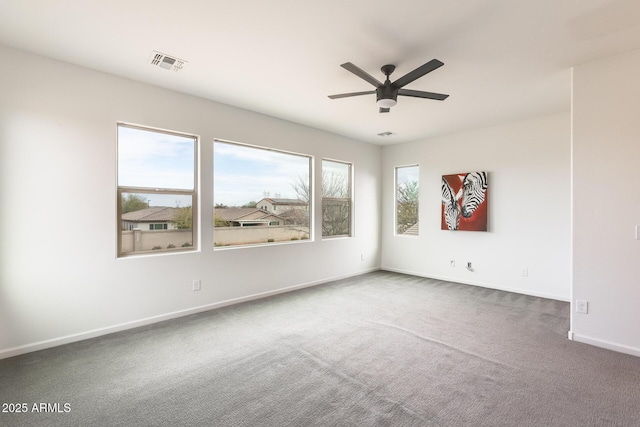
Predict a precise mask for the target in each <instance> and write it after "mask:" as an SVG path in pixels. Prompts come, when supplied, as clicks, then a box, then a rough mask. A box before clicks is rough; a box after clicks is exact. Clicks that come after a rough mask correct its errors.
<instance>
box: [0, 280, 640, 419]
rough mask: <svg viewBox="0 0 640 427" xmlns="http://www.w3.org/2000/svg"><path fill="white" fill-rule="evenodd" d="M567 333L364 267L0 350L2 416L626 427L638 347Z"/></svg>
mask: <svg viewBox="0 0 640 427" xmlns="http://www.w3.org/2000/svg"><path fill="white" fill-rule="evenodd" d="M568 329H569V306H568V304H567V303H563V302H558V301H553V300H547V299H543V298H536V297H530V296H524V295H519V294H514V293H508V292H502V291H496V290H490V289H484V288H479V287H473V286H466V285H460V284H455V283H449V282H443V281H438V280H431V279H424V278H418V277H413V276H407V275H402V274H396V273H389V272H376V273H370V274H365V275H362V276H358V277H354V278H350V279H345V280H340V281H336V282H332V283H328V284H326V285H321V286H317V287H314V288H309V289H305V290H301V291H296V292H292V293H288V294H284V295H279V296H276V297H271V298H267V299H263V300H259V301H254V302H250V303H244V304H239V305H235V306H231V307H226V308H222V309H218V310H214V311H210V312H207V313H202V314H198V315H194V316H189V317H185V318H181V319H176V320H172V321H167V322H162V323H158V324H155V325H151V326H148V327H143V328H138V329H134V330H130V331H126V332H121V333H117V334H112V335H108V336H104V337H100V338H96V339H92V340H87V341H83V342H79V343H74V344H70V345H66V346H61V347H58V348H54V349H49V350H45V351H40V352H36V353H31V354H27V355H23V356H19V357H14V358H11V359H6V360H3V361H0V403H27V405H28V411H27V413H18V414H8V413H0V424H1V425H8V426H134V425H136V426H146V425H148V426H177V425H193V426H510V427H512V426H640V415H639V414H640V358H637V357H633V356H629V355H624V354H619V353H615V352H611V351H607V350H603V349H599V348H595V347H591V346H588V345H584V344H580V343H576V342H572V341H569V340H567V338H566V336H567V331H568ZM34 403H36V404H39V403H50V404H55V403H57V404H58V408H59V410H60V411H61V412H54V413H51V412H33V405H34ZM65 404H68V406H67V407H66V409H70V412H64V411H65V406H64V405H65ZM49 409H56V406H55V405H50V407H49Z"/></svg>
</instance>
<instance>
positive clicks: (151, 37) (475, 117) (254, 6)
mask: <svg viewBox="0 0 640 427" xmlns="http://www.w3.org/2000/svg"><path fill="white" fill-rule="evenodd" d="M0 43H2V44H5V45H8V46H13V47H16V48H18V49H22V50H25V51H29V52H34V53H38V54H41V55H44V56H48V57H52V58H56V59H60V60H63V61H67V62H70V63H74V64H78V65H81V66H85V67H88V68H92V69H96V70H101V71H105V72H108V73H112V74H115V75H119V76H123V77H127V78H130V79H134V80H139V81H142V82H147V83H151V84H154V85H157V86H161V87H165V88H169V89H173V90H176V91H180V92H184V93H188V94H192V95H197V96H200V97H203V98H208V99H211V100H214V101H218V102H222V103H225V104H230V105H234V106H237V107H241V108H245V109H248V110H252V111H257V112H260V113H263V114H267V115H270V116H274V117H279V118H282V119H286V120H290V121H292V122H297V123H301V124H304V125H308V126H312V127H315V128H319V129H324V130H327V131H330V132H334V133H337V134H341V135H345V136H348V137H352V138H355V139H358V140H361V141H366V142H370V143H374V144H394V143H399V142H406V141H413V140H418V139H424V138H428V137H432V136H435V135H442V134H446V133H451V132H456V131H460V130H464V129H470V128H476V127H482V126H488V125H492V124H497V123H501V122H505V121H510V120H517V119H521V118H527V117H532V116H536V115H542V114H550V113H554V112H559V111H565V110H568V109H569V106H570V90H571V86H570V79H571V71H570V69H571V67H572V66H574V65H578V64H581V63H585V62H589V61H592V60H594V59H598V58H602V57H607V56H612V55H616V54H619V53H622V52H626V51H630V50H634V49H638V48H640V1H638V0H535V1H534V0H482V1H481V0H450V1H442V0H394V1H381V0H323V1H311V0H269V1H261V0H237V1H229V0H224V1H220V0H180V1H177V0H104V1H102V0H93V1H92V0H87V1H76V0H56V1H51V0H2V1H0ZM153 50H156V51H159V52H163V53H166V54H168V55H172V56H175V57H178V58H180V59H183V60H186V61H187V64H186V66H185V67H184V68H183V69H182V70H181V71H178V72H174V71H167V70H163V69H161V68H158V67H154V66H152V65H150V62H149V61H150V55H151V52H152V51H153ZM432 58H437V59H439V60H441V61H443V62H444V63H445V65H444V66H443V67H441V68H439V69H437V70H435V71H433V72H432V73H430V74H427V75H426V76H424V77H422V78H420V79H418V80H416V81H415V82H413V83H411V84H409V85H407V86H406V88H407V89H416V90H424V91H430V92H440V93H446V94H450V97H449V98H448V99H447V100H445V101H433V100H426V99H417V98H410V97H399V99H398V105H397V106H395V107H393V108H392V109H391V112H390V113H388V114H380V113H378V108H377V107H376V104H375V95H367V96H360V97H352V98H343V99H337V100H330V99H329V98H327V95H332V94H337V93H343V92H356V91H366V90H371V89H373V86H370V85H369V84H368V83H366V82H365V81H363V80H361V79H359V78H358V77H356V76H355V75H353V74H351V73H349V72H348V71H346V70H344V69H343V68H341V67H340V64H342V63H344V62H352V63H354V64H355V65H357V66H358V67H360V68H362V69H363V70H365V71H367V72H368V73H369V74H371V75H373V76H374V77H376V78H378V79H379V80H384V76H383V75H382V73H380V71H379V70H380V67H381V66H382V65H384V64H388V63H389V64H394V65H396V66H397V68H396V71H395V73H394V74H393V75H392V79H391V80H395V79H397V78H398V77H400V76H402V75H404V74H406V73H408V72H409V71H411V70H413V69H414V68H417V67H418V66H420V65H422V64H423V63H425V62H427V61H429V60H431V59H432ZM3 66H10V64H3ZM385 131H390V132H393V133H394V135H392V136H388V137H380V136H377V134H378V133H381V132H385Z"/></svg>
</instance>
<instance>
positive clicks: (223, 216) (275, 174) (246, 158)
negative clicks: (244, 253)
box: [213, 140, 313, 248]
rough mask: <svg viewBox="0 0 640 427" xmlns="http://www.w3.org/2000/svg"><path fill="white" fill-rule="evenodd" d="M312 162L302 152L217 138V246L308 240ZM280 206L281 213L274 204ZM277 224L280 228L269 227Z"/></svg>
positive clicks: (215, 207) (215, 211)
mask: <svg viewBox="0 0 640 427" xmlns="http://www.w3.org/2000/svg"><path fill="white" fill-rule="evenodd" d="M312 160H313V158H312V157H311V156H307V155H304V154H296V153H290V152H286V151H280V150H275V149H270V148H263V147H256V146H251V145H245V144H239V143H235V142H229V141H222V140H215V141H214V143H213V164H214V176H213V199H214V227H213V241H214V245H215V247H216V248H220V247H228V246H242V245H262V244H264V245H267V244H273V243H284V242H292V241H300V240H308V239H310V237H311V215H310V213H311V209H310V200H312V198H311V185H310V183H311V165H312ZM271 194H275V195H276V196H275V198H274V199H271V198H270V195H271ZM276 199H277V200H276ZM255 200H257V202H255ZM250 202H251V203H250ZM276 202H277V203H278V209H277V213H275V212H276V206H275V205H271V204H272V203H276ZM248 205H251V206H255V207H254V208H248V207H246V206H248ZM258 206H260V207H262V209H259V208H258ZM269 206H273V209H271V212H270V211H269ZM276 223H277V224H278V225H279V227H269V225H275V224H276ZM249 225H251V226H250V227H249Z"/></svg>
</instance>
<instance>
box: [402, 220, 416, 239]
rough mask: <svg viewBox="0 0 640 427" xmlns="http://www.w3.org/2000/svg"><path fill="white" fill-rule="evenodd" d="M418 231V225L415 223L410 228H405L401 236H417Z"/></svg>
mask: <svg viewBox="0 0 640 427" xmlns="http://www.w3.org/2000/svg"><path fill="white" fill-rule="evenodd" d="M419 230H420V224H419V223H417V222H416V223H415V224H413V225H412V226H411V227H409V228H407V229H406V230H405V232H404V233H402V234H404V235H405V236H417V235H418V231H419Z"/></svg>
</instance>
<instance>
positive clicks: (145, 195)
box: [117, 123, 198, 256]
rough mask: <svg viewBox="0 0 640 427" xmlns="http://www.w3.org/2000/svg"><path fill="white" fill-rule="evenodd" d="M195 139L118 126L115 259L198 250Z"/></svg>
mask: <svg viewBox="0 0 640 427" xmlns="http://www.w3.org/2000/svg"><path fill="white" fill-rule="evenodd" d="M197 140H198V138H197V137H195V136H193V135H185V134H181V133H177V132H167V131H160V130H155V129H149V128H143V127H139V126H132V125H127V124H122V123H119V124H118V199H117V205H118V209H117V210H118V256H127V255H136V254H147V253H161V252H175V251H185V250H193V249H194V248H195V247H197V244H196V243H197V242H196V230H195V228H196V227H195V226H196V224H197V220H196V219H197V216H196V212H197V193H196V176H197V157H196V156H197Z"/></svg>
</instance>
